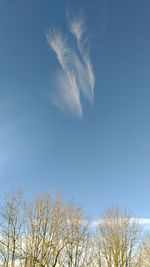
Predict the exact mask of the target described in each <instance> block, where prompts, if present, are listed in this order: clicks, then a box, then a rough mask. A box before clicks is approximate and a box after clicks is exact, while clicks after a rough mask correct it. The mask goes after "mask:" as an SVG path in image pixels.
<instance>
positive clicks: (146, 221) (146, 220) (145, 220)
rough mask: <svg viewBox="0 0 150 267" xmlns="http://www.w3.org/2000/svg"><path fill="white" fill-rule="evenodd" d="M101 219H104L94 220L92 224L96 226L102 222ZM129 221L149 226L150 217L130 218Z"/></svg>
mask: <svg viewBox="0 0 150 267" xmlns="http://www.w3.org/2000/svg"><path fill="white" fill-rule="evenodd" d="M103 221H104V220H103V219H99V220H95V221H93V222H92V226H93V227H96V226H98V225H99V224H101V223H103ZM130 221H131V222H133V221H136V222H137V223H139V224H140V225H143V226H150V218H130Z"/></svg>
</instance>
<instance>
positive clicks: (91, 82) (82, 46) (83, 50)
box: [69, 16, 95, 101]
mask: <svg viewBox="0 0 150 267" xmlns="http://www.w3.org/2000/svg"><path fill="white" fill-rule="evenodd" d="M69 29H70V32H71V33H72V34H73V35H74V36H75V38H76V41H77V45H78V49H79V51H80V55H81V57H82V60H83V65H84V68H85V76H84V79H85V81H86V83H87V88H86V92H87V96H88V98H89V100H90V101H93V97H94V86H95V75H94V71H93V66H92V63H91V59H90V54H89V48H88V44H87V36H85V33H86V23H85V19H84V18H83V16H80V17H78V18H73V19H70V20H69Z"/></svg>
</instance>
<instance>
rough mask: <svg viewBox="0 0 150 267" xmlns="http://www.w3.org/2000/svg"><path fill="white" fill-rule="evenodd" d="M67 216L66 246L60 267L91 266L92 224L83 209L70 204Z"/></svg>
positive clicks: (66, 212) (66, 211)
mask: <svg viewBox="0 0 150 267" xmlns="http://www.w3.org/2000/svg"><path fill="white" fill-rule="evenodd" d="M65 214H66V227H65V228H66V229H65V231H66V237H67V239H66V245H65V249H64V251H63V254H62V257H61V264H60V266H66V267H81V266H82V267H84V266H90V264H91V255H92V253H91V246H90V228H89V226H90V224H89V220H88V219H87V218H86V217H85V215H84V213H83V211H82V209H80V208H76V207H75V206H74V205H73V204H68V205H67V206H66V208H65Z"/></svg>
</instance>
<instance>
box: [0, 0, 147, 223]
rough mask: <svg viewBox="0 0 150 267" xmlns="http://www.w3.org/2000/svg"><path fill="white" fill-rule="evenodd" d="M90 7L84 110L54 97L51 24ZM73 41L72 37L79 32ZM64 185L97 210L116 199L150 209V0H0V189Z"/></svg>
mask: <svg viewBox="0 0 150 267" xmlns="http://www.w3.org/2000/svg"><path fill="white" fill-rule="evenodd" d="M69 10H71V14H73V13H74V12H76V14H77V13H78V11H79V10H80V12H81V10H82V12H83V13H84V15H85V17H86V24H87V31H88V36H89V44H90V56H91V60H92V64H93V68H94V73H95V77H96V83H95V89H94V105H93V107H91V106H90V105H89V104H88V103H87V101H86V100H85V99H83V101H82V105H83V110H84V114H83V118H77V117H76V116H72V114H70V113H69V112H63V111H61V110H59V109H58V108H57V107H56V106H54V105H53V103H52V101H51V98H50V95H51V92H52V91H55V86H54V79H55V78H57V77H56V73H57V71H58V69H59V64H58V62H57V59H56V57H55V55H54V53H53V51H52V50H51V49H50V47H49V45H48V43H47V40H46V34H47V32H48V31H49V29H51V28H58V29H61V30H62V31H63V32H64V33H65V34H66V35H68V28H67V27H68V26H67V21H66V12H68V11H69ZM71 42H73V39H71ZM13 186H15V187H21V188H23V189H24V190H25V192H27V194H28V195H30V196H32V195H33V194H35V193H36V192H42V191H45V190H50V191H52V192H53V191H61V192H62V193H63V194H64V195H65V196H66V197H67V198H68V199H75V200H76V202H77V203H80V204H81V206H83V207H84V208H85V209H86V210H87V211H88V212H89V213H91V214H92V216H93V217H94V218H97V217H98V216H99V214H100V213H101V211H102V209H103V208H105V207H108V205H111V204H112V203H115V204H119V205H121V206H122V207H127V208H129V209H130V210H131V211H133V213H134V214H135V215H136V216H138V217H150V207H149V202H150V1H149V0H133V1H131V0H126V1H123V0H113V1H112V0H105V1H104V0H76V1H73V0H55V1H54V0H25V1H23V0H13V1H12V0H1V1H0V195H2V194H3V193H4V192H6V191H8V190H10V189H11V188H12V187H13Z"/></svg>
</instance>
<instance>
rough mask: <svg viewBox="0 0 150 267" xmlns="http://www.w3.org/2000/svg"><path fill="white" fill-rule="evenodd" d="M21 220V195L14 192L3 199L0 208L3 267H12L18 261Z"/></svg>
mask: <svg viewBox="0 0 150 267" xmlns="http://www.w3.org/2000/svg"><path fill="white" fill-rule="evenodd" d="M23 220H24V214H23V207H22V193H21V192H20V191H14V192H12V193H10V194H9V195H7V196H6V197H5V199H4V204H3V206H2V207H1V208H0V253H1V261H2V264H3V266H5V267H8V266H11V267H14V266H15V262H16V261H18V260H20V257H21V251H20V245H21V244H20V242H21V240H22V230H23Z"/></svg>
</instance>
